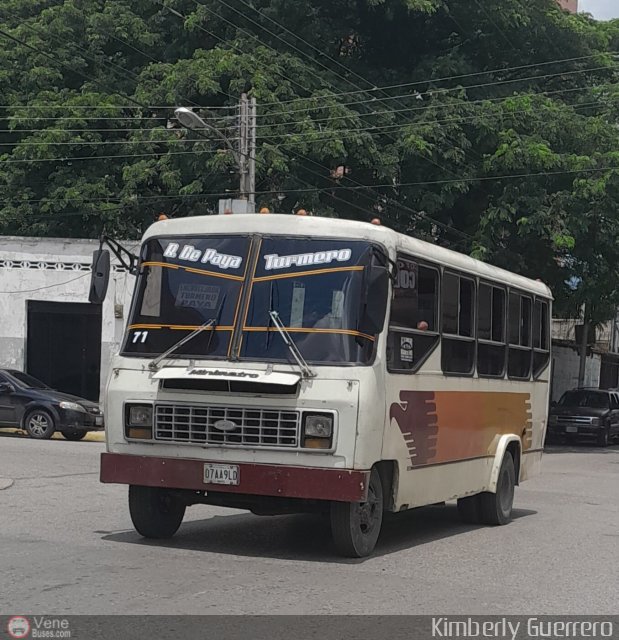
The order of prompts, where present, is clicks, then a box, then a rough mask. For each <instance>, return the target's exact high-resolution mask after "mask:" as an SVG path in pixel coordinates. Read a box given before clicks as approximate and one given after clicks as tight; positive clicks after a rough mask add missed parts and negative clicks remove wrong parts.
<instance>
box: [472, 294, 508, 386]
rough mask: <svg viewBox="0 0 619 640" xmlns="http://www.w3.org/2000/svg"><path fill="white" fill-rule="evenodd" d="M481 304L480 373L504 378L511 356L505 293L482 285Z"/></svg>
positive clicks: (478, 359)
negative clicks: (508, 352)
mask: <svg viewBox="0 0 619 640" xmlns="http://www.w3.org/2000/svg"><path fill="white" fill-rule="evenodd" d="M477 302H478V307H477V308H478V312H477V313H478V320H477V373H478V374H479V375H480V376H481V377H488V378H502V377H503V376H504V375H505V361H506V358H505V356H506V355H507V347H506V340H505V319H506V309H505V290H504V289H501V288H499V287H493V286H491V285H489V284H484V283H481V284H480V285H479V293H478V301H477Z"/></svg>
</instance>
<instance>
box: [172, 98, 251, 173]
mask: <svg viewBox="0 0 619 640" xmlns="http://www.w3.org/2000/svg"><path fill="white" fill-rule="evenodd" d="M174 115H175V116H176V119H177V120H178V121H179V122H180V123H181V125H182V126H183V127H185V129H189V130H190V131H199V130H200V129H208V130H209V131H212V132H213V133H214V134H215V135H216V136H217V137H218V138H220V139H221V140H223V141H224V143H225V144H226V146H227V147H228V149H230V151H232V155H233V156H234V160H235V162H236V164H237V165H238V167H239V171H241V172H242V166H241V165H242V160H241V155H240V154H239V153H238V152H237V150H236V149H235V148H234V146H233V144H232V143H231V142H230V140H228V138H226V136H225V135H224V134H223V133H222V132H221V131H220V130H219V129H218V128H217V127H214V126H213V125H212V124H209V123H208V122H206V120H204V119H203V118H201V117H200V116H199V115H198V114H197V113H195V111H192V110H191V109H188V108H187V107H178V108H177V109H174Z"/></svg>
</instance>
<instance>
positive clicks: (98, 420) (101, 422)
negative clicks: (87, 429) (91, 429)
mask: <svg viewBox="0 0 619 640" xmlns="http://www.w3.org/2000/svg"><path fill="white" fill-rule="evenodd" d="M95 424H96V425H97V427H100V426H101V425H102V424H103V417H102V416H97V417H96V418H95Z"/></svg>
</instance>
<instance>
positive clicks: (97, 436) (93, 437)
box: [0, 428, 105, 442]
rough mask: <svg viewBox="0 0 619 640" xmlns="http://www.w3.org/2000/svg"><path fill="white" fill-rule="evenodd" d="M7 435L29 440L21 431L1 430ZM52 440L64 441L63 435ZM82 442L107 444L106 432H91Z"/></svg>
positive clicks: (12, 429)
mask: <svg viewBox="0 0 619 640" xmlns="http://www.w3.org/2000/svg"><path fill="white" fill-rule="evenodd" d="M2 433H7V434H12V435H15V436H21V437H23V438H27V437H28V436H27V434H26V432H25V431H22V430H21V429H15V428H8V429H4V428H3V429H0V434H2ZM52 440H64V438H63V436H62V434H61V433H58V432H56V433H55V434H54V435H53V436H52ZM82 442H105V431H89V432H88V433H87V434H86V437H85V438H84V439H83V440H82Z"/></svg>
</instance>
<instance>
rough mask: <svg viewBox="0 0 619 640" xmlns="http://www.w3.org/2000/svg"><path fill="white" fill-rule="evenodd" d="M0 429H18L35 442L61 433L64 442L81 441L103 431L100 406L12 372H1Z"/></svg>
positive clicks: (12, 370)
mask: <svg viewBox="0 0 619 640" xmlns="http://www.w3.org/2000/svg"><path fill="white" fill-rule="evenodd" d="M0 426H2V427H21V428H22V429H24V430H25V431H27V432H28V435H30V437H32V438H37V439H38V440H46V439H47V438H51V437H52V435H53V434H54V431H60V432H61V433H62V435H63V436H64V437H65V438H66V439H67V440H81V439H82V438H83V437H84V436H85V435H86V434H87V433H88V432H89V431H100V430H101V429H103V413H102V412H101V409H100V408H99V405H98V404H96V403H95V402H91V401H90V400H84V398H78V397H77V396H72V395H69V394H68V393H62V392H61V391H56V390H55V389H51V388H50V387H48V386H47V385H45V384H43V383H42V382H41V381H40V380H37V379H36V378H33V377H32V376H30V375H28V374H27V373H23V372H22V371H16V370H14V369H0Z"/></svg>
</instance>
